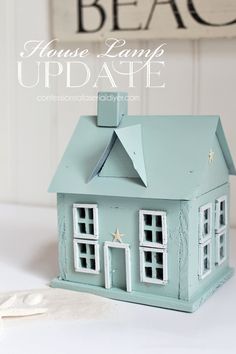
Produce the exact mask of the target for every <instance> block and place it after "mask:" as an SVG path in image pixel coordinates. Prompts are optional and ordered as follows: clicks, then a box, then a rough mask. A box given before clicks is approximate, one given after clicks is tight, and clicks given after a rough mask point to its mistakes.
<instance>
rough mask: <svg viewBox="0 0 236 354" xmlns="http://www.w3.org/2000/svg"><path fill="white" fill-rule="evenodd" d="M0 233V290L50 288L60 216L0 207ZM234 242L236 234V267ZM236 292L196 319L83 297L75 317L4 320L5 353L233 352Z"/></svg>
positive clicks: (226, 289)
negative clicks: (87, 314)
mask: <svg viewBox="0 0 236 354" xmlns="http://www.w3.org/2000/svg"><path fill="white" fill-rule="evenodd" d="M0 235H1V236H0V279H1V281H0V292H1V293H2V292H9V291H15V290H26V289H38V288H44V289H47V284H48V283H49V282H50V279H52V278H53V277H54V276H56V275H57V273H58V271H57V220H56V211H55V210H54V209H49V208H36V207H22V206H14V205H1V206H0ZM235 237H236V232H235V231H232V232H231V264H232V265H233V266H235V263H236V261H235V260H236V240H235ZM73 294H74V293H73ZM235 294H236V278H235V277H233V278H232V279H230V280H229V281H228V282H227V283H226V284H225V285H224V286H223V287H222V288H220V289H219V290H218V291H217V292H216V293H215V294H214V295H213V296H212V297H211V298H210V299H209V300H208V301H207V302H206V303H205V304H204V305H203V306H202V307H201V308H200V309H199V310H198V311H197V312H195V313H193V314H186V313H181V312H177V311H170V310H164V309H158V308H152V307H148V306H142V305H136V304H129V303H123V302H118V301H113V300H108V299H106V300H103V299H101V298H99V297H96V296H91V297H90V295H86V294H83V295H82V294H78V300H79V302H78V304H79V305H78V306H81V309H80V310H81V311H78V313H77V312H76V313H75V314H74V316H68V315H65V314H64V318H63V316H61V317H60V316H58V317H57V316H55V318H53V317H51V318H44V317H39V318H38V319H34V320H30V321H29V320H20V321H14V320H13V322H10V321H11V320H7V322H6V323H7V325H6V329H5V334H4V336H3V338H2V339H1V340H0V353H3V354H21V353H22V354H32V353H33V354H44V353H45V354H54V353H55V354H65V353H66V354H70V353H71V354H72V353H73V354H74V353H81V354H85V353H86V354H87V353H89V354H90V353H93V354H100V353H101V354H106V353H109V354H113V353H114V354H116V353H117V354H118V353H119V354H121V353H122V354H133V353H135V354H138V353H142V354H144V353H145V354H149V353H150V354H154V353H160V354H166V353H168V354H172V353H174V354H177V353H181V354H190V353H194V354H195V353H201V354H202V353H206V354H213V353H214V354H218V353H222V354H223V353H224V354H227V353H230V354H231V353H232V354H233V353H234V354H235V353H236V305H235ZM73 296H74V298H73V302H74V301H75V295H73ZM76 296H77V295H76ZM71 299H72V298H71ZM86 301H87V303H86ZM68 302H69V301H68ZM68 306H70V304H69V303H68ZM86 306H87V307H86ZM90 307H91V308H90ZM98 308H100V311H95V310H94V309H98ZM88 312H90V315H89V316H86V315H84V314H86V313H88Z"/></svg>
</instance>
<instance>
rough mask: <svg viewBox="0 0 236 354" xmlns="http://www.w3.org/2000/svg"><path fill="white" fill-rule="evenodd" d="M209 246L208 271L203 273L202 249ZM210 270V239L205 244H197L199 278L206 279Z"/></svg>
mask: <svg viewBox="0 0 236 354" xmlns="http://www.w3.org/2000/svg"><path fill="white" fill-rule="evenodd" d="M207 245H209V246H210V247H209V256H208V258H209V260H210V269H209V270H208V271H207V272H204V251H203V250H204V247H205V246H207ZM211 270H212V244H211V239H209V240H207V241H206V242H205V243H200V244H199V272H198V275H199V278H200V279H204V278H206V277H207V276H208V275H209V274H210V273H211Z"/></svg>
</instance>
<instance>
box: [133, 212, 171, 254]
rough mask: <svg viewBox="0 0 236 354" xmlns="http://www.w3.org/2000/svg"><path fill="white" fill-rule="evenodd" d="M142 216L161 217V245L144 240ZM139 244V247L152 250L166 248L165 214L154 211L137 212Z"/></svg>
mask: <svg viewBox="0 0 236 354" xmlns="http://www.w3.org/2000/svg"><path fill="white" fill-rule="evenodd" d="M144 215H152V216H161V218H162V239H163V243H158V242H149V241H146V240H145V234H144V232H145V224H144ZM139 242H140V246H146V247H153V248H163V249H164V248H166V246H167V221H166V212H164V211H156V210H140V211H139Z"/></svg>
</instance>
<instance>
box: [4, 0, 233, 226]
mask: <svg viewBox="0 0 236 354" xmlns="http://www.w3.org/2000/svg"><path fill="white" fill-rule="evenodd" d="M0 39H1V56H0V58H1V59H0V61H1V65H0V78H1V79H0V100H1V101H0V102H1V105H0V168H1V170H0V201H2V202H16V203H24V204H32V205H54V204H55V196H53V195H49V194H48V193H47V187H48V184H49V182H50V179H51V177H52V175H53V173H54V171H55V168H56V165H57V163H58V161H59V159H60V157H61V155H62V153H63V150H64V148H65V146H66V144H67V142H68V140H69V138H70V136H71V134H72V132H73V129H74V126H75V124H76V122H77V120H78V117H79V116H80V115H81V114H95V113H96V104H95V103H93V104H91V103H89V104H86V102H83V103H81V104H80V103H78V102H77V103H76V102H74V103H73V102H70V103H66V102H61V103H57V104H56V103H53V102H51V103H50V102H49V103H45V102H44V103H41V102H37V100H36V96H37V95H50V94H55V95H62V96H63V95H80V94H81V93H84V94H89V95H91V94H96V90H95V89H92V88H91V85H89V87H88V88H86V89H83V91H77V90H76V91H73V90H69V91H70V92H68V89H65V83H64V79H65V77H63V76H62V77H61V78H60V79H59V80H58V81H57V83H56V85H55V86H54V87H53V88H52V89H47V90H45V88H44V87H43V85H42V84H40V85H39V86H37V88H34V89H24V88H22V87H21V86H20V85H19V84H18V83H17V69H16V61H17V60H18V59H19V53H20V51H21V50H22V48H23V44H24V42H25V41H27V40H29V39H41V40H42V39H45V40H47V39H48V40H49V39H50V21H49V1H48V0H35V1H32V0H21V1H16V0H0ZM158 43H159V44H160V43H161V42H160V41H158ZM167 43H168V46H167V49H166V56H165V60H166V69H165V70H164V71H163V79H164V80H165V82H166V88H165V89H159V90H156V89H145V88H144V85H143V82H142V81H143V80H142V79H144V77H140V78H139V82H138V83H137V88H136V89H132V91H130V94H132V95H140V96H141V100H140V102H138V103H135V104H134V103H130V107H129V113H130V114H142V113H145V114H220V115H221V118H222V122H223V126H224V129H225V133H226V136H227V138H228V141H229V145H230V148H231V151H232V153H233V157H234V160H235V161H236V69H235V68H236V39H219V40H198V41H178V40H175V41H174V40H173V41H168V42H167ZM156 44H157V43H156V42H155V41H135V42H133V43H132V46H133V47H137V48H138V47H146V48H149V47H153V46H156ZM102 45H103V44H93V45H91V44H90V45H89V44H86V47H87V48H89V49H90V51H91V52H92V53H96V52H97V51H101V50H102ZM76 46H77V45H76ZM83 46H85V44H83ZM89 60H90V62H89V64H90V65H93V67H94V70H95V71H96V70H97V66H96V59H95V56H94V55H91V56H90V58H89ZM32 72H33V70H32V69H31V67H30V65H29V66H28V69H27V75H26V76H27V79H28V80H29V82H30V80H31V79H32ZM122 86H123V87H122ZM122 88H123V89H126V87H125V82H124V83H123V84H122V83H120V85H119V89H122ZM99 89H100V90H102V89H106V85H105V83H104V85H103V86H101V87H99ZM231 202H232V213H231V222H232V224H233V225H234V226H236V178H232V196H231Z"/></svg>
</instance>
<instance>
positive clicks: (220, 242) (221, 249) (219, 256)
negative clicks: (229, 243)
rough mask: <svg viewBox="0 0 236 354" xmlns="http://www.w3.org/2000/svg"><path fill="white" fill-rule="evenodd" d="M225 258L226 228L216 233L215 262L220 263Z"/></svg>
mask: <svg viewBox="0 0 236 354" xmlns="http://www.w3.org/2000/svg"><path fill="white" fill-rule="evenodd" d="M225 259H226V230H225V231H223V232H221V233H219V234H216V263H217V264H218V265H220V264H221V263H223V262H224V260H225Z"/></svg>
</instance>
